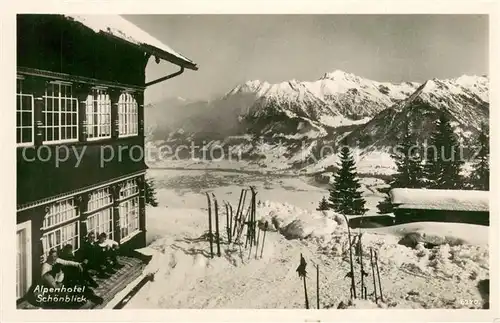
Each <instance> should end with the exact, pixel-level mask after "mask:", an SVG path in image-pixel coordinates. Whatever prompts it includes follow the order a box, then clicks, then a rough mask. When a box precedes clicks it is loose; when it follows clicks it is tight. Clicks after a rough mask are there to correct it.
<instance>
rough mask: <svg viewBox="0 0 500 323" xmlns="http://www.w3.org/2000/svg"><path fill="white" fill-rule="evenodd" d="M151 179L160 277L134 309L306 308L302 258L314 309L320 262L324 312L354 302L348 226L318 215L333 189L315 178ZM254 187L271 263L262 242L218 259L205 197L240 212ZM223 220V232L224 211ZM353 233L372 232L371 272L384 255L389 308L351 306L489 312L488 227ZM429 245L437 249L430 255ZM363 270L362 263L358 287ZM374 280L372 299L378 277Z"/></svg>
mask: <svg viewBox="0 0 500 323" xmlns="http://www.w3.org/2000/svg"><path fill="white" fill-rule="evenodd" d="M149 176H151V177H152V178H154V180H155V183H156V187H157V188H158V189H157V190H158V200H159V203H160V206H158V207H155V208H153V207H148V209H147V227H148V242H150V246H149V247H148V249H149V250H148V252H152V253H153V254H154V257H153V260H152V261H151V263H150V264H149V265H148V266H149V268H147V271H153V272H156V275H155V281H154V282H152V283H149V284H147V285H146V286H144V287H143V288H142V289H141V290H140V291H139V292H138V294H137V295H136V296H134V297H133V298H132V299H131V300H130V301H129V303H128V305H127V308H198V309H200V308H203V309H205V308H260V309H263V308H304V294H303V285H302V281H301V279H300V278H299V277H298V275H297V273H296V268H297V266H298V265H299V260H300V254H303V256H304V258H305V259H306V261H307V263H308V266H307V269H308V273H309V274H308V279H307V284H308V289H309V290H308V291H309V301H310V303H311V304H313V305H314V306H313V307H315V304H316V296H315V295H316V293H315V287H316V279H315V268H314V267H315V265H316V264H317V265H319V270H320V306H321V308H337V306H338V305H339V304H340V303H341V302H344V303H347V302H348V300H349V295H350V293H349V288H350V279H349V278H346V274H347V273H348V272H349V263H348V261H347V260H348V257H347V253H346V250H347V249H346V248H347V243H348V239H347V234H346V226H345V223H344V220H343V218H341V217H340V216H338V215H336V214H334V213H333V212H330V211H329V212H326V213H323V212H319V211H316V210H315V208H316V206H317V204H318V201H319V200H320V199H321V197H323V196H325V195H326V194H327V191H326V189H325V188H321V187H318V186H315V185H312V184H311V182H310V179H308V178H306V177H284V176H264V175H253V174H252V175H251V174H243V173H224V172H215V171H210V172H208V171H194V170H189V171H171V170H149ZM365 181H366V183H365V185H364V188H365V191H366V195H367V196H368V198H369V200H370V199H371V200H372V201H371V202H370V203H368V204H369V206H370V208H372V209H373V207H374V205H376V201H377V200H378V199H380V198H382V196H378V195H377V194H376V193H375V192H372V191H370V189H369V188H371V187H372V186H375V185H378V184H379V183H378V182H377V180H375V179H372V180H371V181H370V180H369V179H366V180H365ZM249 185H254V186H256V190H257V192H258V194H257V200H258V201H260V202H259V203H258V209H257V219H258V220H260V222H261V223H264V221H269V223H270V230H269V231H268V232H267V233H266V238H265V244H264V248H263V252H262V257H260V253H261V246H262V236H261V245H260V246H259V250H258V252H257V253H256V252H255V248H254V249H252V253H251V254H249V249H248V248H247V249H245V248H244V246H243V247H242V248H240V247H239V246H237V245H232V244H228V243H223V244H221V254H222V256H221V257H220V258H219V257H215V258H213V259H210V257H209V243H208V242H207V241H206V240H205V239H204V237H203V234H204V233H206V231H207V229H208V219H207V202H206V197H205V195H204V193H205V192H211V193H212V192H213V193H214V194H215V195H216V196H217V198H218V201H219V205H222V201H223V200H225V201H229V202H230V203H231V204H232V205H233V207H234V208H235V209H236V207H237V202H238V198H239V194H240V190H241V188H243V187H248V186H249ZM370 192H371V193H370ZM370 212H374V211H373V210H372V211H370ZM220 213H221V214H222V216H221V228H222V229H221V231H224V228H225V223H226V220H225V212H223V211H222V208H221V212H220ZM353 231H354V232H353V233H354V234H357V233H363V236H362V241H363V252H364V265H365V268H368V269H370V267H369V263H370V258H369V248H370V247H373V248H374V250H378V254H379V261H380V270H381V273H380V275H381V280H382V290H383V296H384V302H383V304H380V302H379V304H374V303H372V302H370V301H358V302H356V303H355V304H353V305H351V306H348V307H352V308H359V307H364V308H366V307H375V308H376V307H382V308H462V307H463V308H469V307H474V308H481V306H482V303H483V300H482V298H481V295H480V293H479V291H478V288H477V284H478V282H479V281H480V280H481V279H485V278H488V277H489V276H488V275H489V256H488V228H487V227H482V226H474V225H464V224H444V223H414V224H409V225H403V226H393V227H386V228H377V229H363V231H359V230H358V229H356V230H353ZM408 234H414V235H415V234H416V235H418V236H419V238H420V240H421V241H422V243H419V244H418V245H417V246H416V248H409V247H406V246H404V245H401V244H398V241H399V240H400V239H401V238H402V237H404V236H406V235H408ZM424 243H432V244H433V245H435V246H434V247H433V248H430V249H427V248H425V247H424ZM427 247H428V246H427ZM256 258H257V259H256ZM358 267H359V264H356V270H355V275H356V276H357V278H358V280H359V268H358ZM365 270H366V269H365ZM368 271H370V270H368ZM365 282H366V286H367V289H368V294H369V298H371V299H373V296H370V294H371V293H372V292H373V280H372V274H371V271H370V272H369V275H368V277H366V278H365Z"/></svg>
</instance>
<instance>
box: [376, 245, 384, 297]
mask: <svg viewBox="0 0 500 323" xmlns="http://www.w3.org/2000/svg"><path fill="white" fill-rule="evenodd" d="M375 265H376V266H377V277H378V290H379V291H380V300H381V301H382V302H383V301H384V296H383V295H382V282H381V281H380V271H379V269H378V255H377V251H375Z"/></svg>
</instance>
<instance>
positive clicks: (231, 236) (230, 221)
mask: <svg viewBox="0 0 500 323" xmlns="http://www.w3.org/2000/svg"><path fill="white" fill-rule="evenodd" d="M228 204H229V203H228ZM229 211H230V212H231V215H230V217H229V243H231V241H232V239H233V233H232V232H233V206H232V205H231V204H229Z"/></svg>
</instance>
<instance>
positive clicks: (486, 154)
mask: <svg viewBox="0 0 500 323" xmlns="http://www.w3.org/2000/svg"><path fill="white" fill-rule="evenodd" d="M477 141H478V147H477V148H478V149H480V150H479V151H478V152H477V155H476V157H475V161H474V169H473V171H472V174H471V182H472V185H473V187H474V189H477V190H482V191H489V189H490V136H489V129H488V126H487V125H486V124H482V126H481V132H480V133H479V136H478V138H477Z"/></svg>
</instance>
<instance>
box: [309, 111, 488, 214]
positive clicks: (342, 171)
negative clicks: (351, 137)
mask: <svg viewBox="0 0 500 323" xmlns="http://www.w3.org/2000/svg"><path fill="white" fill-rule="evenodd" d="M416 137H417V136H416V135H415V133H413V132H412V127H411V124H410V123H409V122H408V123H406V124H405V125H404V130H403V135H402V138H401V140H400V142H399V144H398V145H397V148H398V149H394V151H393V152H392V154H391V158H392V159H393V160H394V162H395V164H396V172H395V174H394V175H392V178H391V180H390V181H389V182H388V184H389V188H388V189H387V191H386V194H387V195H386V198H385V199H384V200H383V201H381V202H380V203H379V204H378V205H377V208H378V209H379V213H390V212H392V205H391V202H390V198H389V190H390V189H392V188H428V189H465V190H484V191H487V190H489V176H490V175H489V174H490V170H489V129H488V125H487V124H482V126H481V129H480V132H479V135H478V136H477V138H475V143H474V144H473V147H469V148H475V149H474V150H475V154H474V158H473V161H472V171H471V173H470V174H469V175H463V174H462V173H461V170H462V167H463V165H464V163H465V161H464V160H463V156H462V149H461V146H460V143H459V141H458V139H457V136H456V134H455V133H454V131H453V128H452V126H451V124H450V120H449V119H448V117H447V116H446V114H445V113H444V112H442V113H441V114H440V115H439V117H438V119H437V120H436V122H435V127H434V131H433V132H432V133H431V135H430V137H429V140H428V141H427V143H426V144H424V143H420V142H418V140H417V138H416ZM339 159H340V164H339V165H338V171H337V172H336V174H335V175H334V181H333V183H332V184H331V187H330V189H329V193H330V194H329V198H328V199H327V198H326V197H323V199H322V200H321V201H320V203H319V206H318V210H329V209H332V210H334V211H336V212H339V213H342V214H349V215H363V214H365V212H366V211H367V209H366V208H365V203H366V201H365V200H364V198H363V196H362V192H361V185H360V183H359V178H358V174H357V171H356V164H355V161H354V158H353V156H352V153H351V150H350V149H349V147H347V146H344V147H342V149H341V151H340V156H339Z"/></svg>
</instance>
